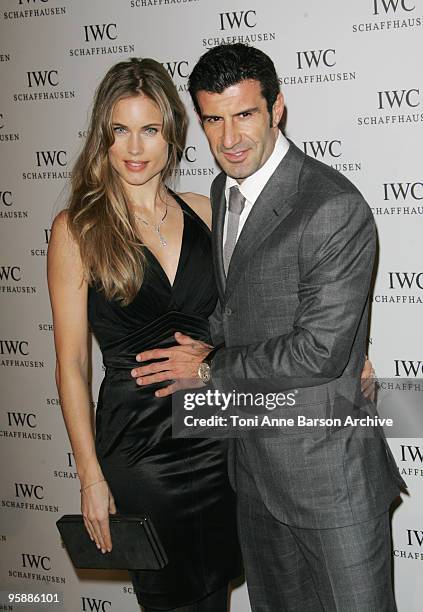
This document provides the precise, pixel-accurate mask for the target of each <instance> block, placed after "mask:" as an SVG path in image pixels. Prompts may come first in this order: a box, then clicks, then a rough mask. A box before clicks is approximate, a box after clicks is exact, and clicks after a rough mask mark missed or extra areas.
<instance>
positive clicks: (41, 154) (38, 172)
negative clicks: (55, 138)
mask: <svg viewBox="0 0 423 612" xmlns="http://www.w3.org/2000/svg"><path fill="white" fill-rule="evenodd" d="M34 157H35V159H34V161H35V167H34V169H33V170H32V171H26V172H22V178H23V180H24V181H28V180H38V181H51V180H60V179H69V178H71V176H72V173H71V172H70V171H67V170H65V168H66V166H67V163H68V161H67V151H64V150H63V149H49V150H46V151H35V155H34Z"/></svg>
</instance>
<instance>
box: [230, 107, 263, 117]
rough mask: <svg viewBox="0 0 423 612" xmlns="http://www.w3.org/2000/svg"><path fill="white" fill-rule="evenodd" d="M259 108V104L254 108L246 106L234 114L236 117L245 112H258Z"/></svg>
mask: <svg viewBox="0 0 423 612" xmlns="http://www.w3.org/2000/svg"><path fill="white" fill-rule="evenodd" d="M258 110H259V107H258V106H254V107H252V108H246V109H244V110H242V111H240V112H239V113H236V114H235V115H234V117H238V115H244V114H245V113H256V112H257V111H258Z"/></svg>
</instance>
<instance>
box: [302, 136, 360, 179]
mask: <svg viewBox="0 0 423 612" xmlns="http://www.w3.org/2000/svg"><path fill="white" fill-rule="evenodd" d="M303 150H304V153H305V154H306V155H310V157H314V158H315V159H319V160H320V161H323V162H324V163H325V164H328V166H331V167H332V168H335V170H338V171H339V172H343V173H350V172H360V171H361V170H362V163H361V162H359V161H352V160H349V159H348V158H347V157H346V155H345V154H344V150H343V146H342V140H341V139H339V138H333V139H330V140H329V139H324V140H323V139H322V140H304V141H303Z"/></svg>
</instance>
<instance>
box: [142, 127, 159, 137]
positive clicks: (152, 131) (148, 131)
mask: <svg viewBox="0 0 423 612" xmlns="http://www.w3.org/2000/svg"><path fill="white" fill-rule="evenodd" d="M158 131H159V130H158V129H157V128H155V127H148V128H146V130H145V133H146V134H148V135H149V136H154V135H155V134H157V132H158Z"/></svg>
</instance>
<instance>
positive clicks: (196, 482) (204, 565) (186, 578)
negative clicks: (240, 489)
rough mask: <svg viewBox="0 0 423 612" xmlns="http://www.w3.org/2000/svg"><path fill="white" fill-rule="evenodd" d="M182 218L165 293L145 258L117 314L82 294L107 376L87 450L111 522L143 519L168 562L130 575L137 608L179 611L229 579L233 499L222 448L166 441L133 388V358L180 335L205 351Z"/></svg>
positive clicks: (157, 405) (188, 228)
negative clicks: (114, 514) (107, 498)
mask: <svg viewBox="0 0 423 612" xmlns="http://www.w3.org/2000/svg"><path fill="white" fill-rule="evenodd" d="M173 195H174V197H175V199H176V200H177V202H178V203H179V205H180V206H181V208H182V211H183V213H184V229H183V236H182V246H181V254H180V260H179V264H178V268H177V272H176V277H175V281H174V284H173V286H172V285H171V284H170V282H169V280H168V277H167V276H166V274H165V272H164V270H163V269H162V267H161V266H160V264H159V262H158V261H157V259H156V258H155V257H154V255H153V254H152V253H151V252H150V251H148V250H147V249H146V251H145V253H146V258H147V268H146V273H145V277H144V281H143V284H142V286H141V289H140V291H139V293H138V294H137V296H136V297H135V299H134V300H133V301H132V302H131V303H130V304H129V305H128V306H126V307H122V306H121V305H120V304H119V303H118V302H117V301H108V300H106V298H105V297H104V295H103V293H102V292H101V291H98V290H96V288H94V287H90V289H89V293H88V318H89V322H90V326H91V328H92V330H93V332H94V334H95V336H96V338H97V340H98V342H99V345H100V348H101V351H102V354H103V362H104V365H105V368H106V373H105V378H104V380H103V382H102V384H101V388H100V393H99V399H98V407H97V414H96V450H97V456H98V459H99V462H100V465H101V468H102V470H103V473H104V476H105V478H106V480H107V482H108V484H109V486H110V489H111V491H112V493H113V495H114V498H115V501H116V505H117V508H118V512H120V513H122V514H140V513H143V512H145V513H147V514H148V515H149V516H150V517H151V518H152V520H153V522H154V524H155V526H156V529H157V531H158V533H159V536H160V538H161V540H162V542H163V545H164V547H165V549H166V552H167V555H168V557H169V564H168V566H167V567H166V568H164V569H163V570H159V571H137V572H131V577H132V582H133V585H134V589H135V592H136V594H137V598H138V601H139V603H140V604H142V605H144V606H146V607H148V608H152V609H157V610H166V609H170V608H174V607H179V606H183V605H186V604H189V603H192V602H194V601H196V600H199V599H201V598H203V597H205V596H206V595H208V594H209V593H212V592H213V591H215V590H217V589H219V588H221V587H222V586H223V585H224V584H226V583H227V582H228V581H229V580H230V579H231V578H234V577H236V576H238V575H239V574H240V572H241V570H240V553H239V548H238V540H237V532H236V522H235V500H234V493H233V491H232V489H231V488H230V485H229V483H228V479H227V466H226V452H225V450H226V449H225V446H224V444H223V443H222V442H220V441H219V440H217V439H209V440H207V439H190V438H172V423H171V420H172V419H171V407H172V400H171V398H170V397H167V398H156V397H155V396H154V391H155V390H156V389H157V386H150V387H139V386H138V385H137V384H136V382H135V380H134V379H133V378H132V377H131V375H130V371H131V369H132V368H133V367H136V366H137V365H139V364H137V362H136V361H135V355H136V354H137V353H139V352H141V351H142V350H144V349H147V348H154V347H159V346H160V347H163V346H171V345H173V344H175V340H174V338H173V334H174V332H175V331H181V332H183V333H186V334H189V335H190V336H192V337H194V338H196V339H200V340H204V341H209V328H208V316H209V315H210V314H211V313H212V311H213V309H214V307H215V305H216V301H217V294H216V288H215V284H214V279H213V270H212V255H211V241H210V231H209V229H208V228H207V226H206V225H205V224H204V223H203V221H202V220H201V219H200V218H199V217H198V216H197V215H196V214H195V213H194V211H192V210H191V209H190V208H189V207H188V206H187V205H186V204H185V202H183V201H182V200H181V199H180V198H179V197H178V196H176V195H175V194H173Z"/></svg>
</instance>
